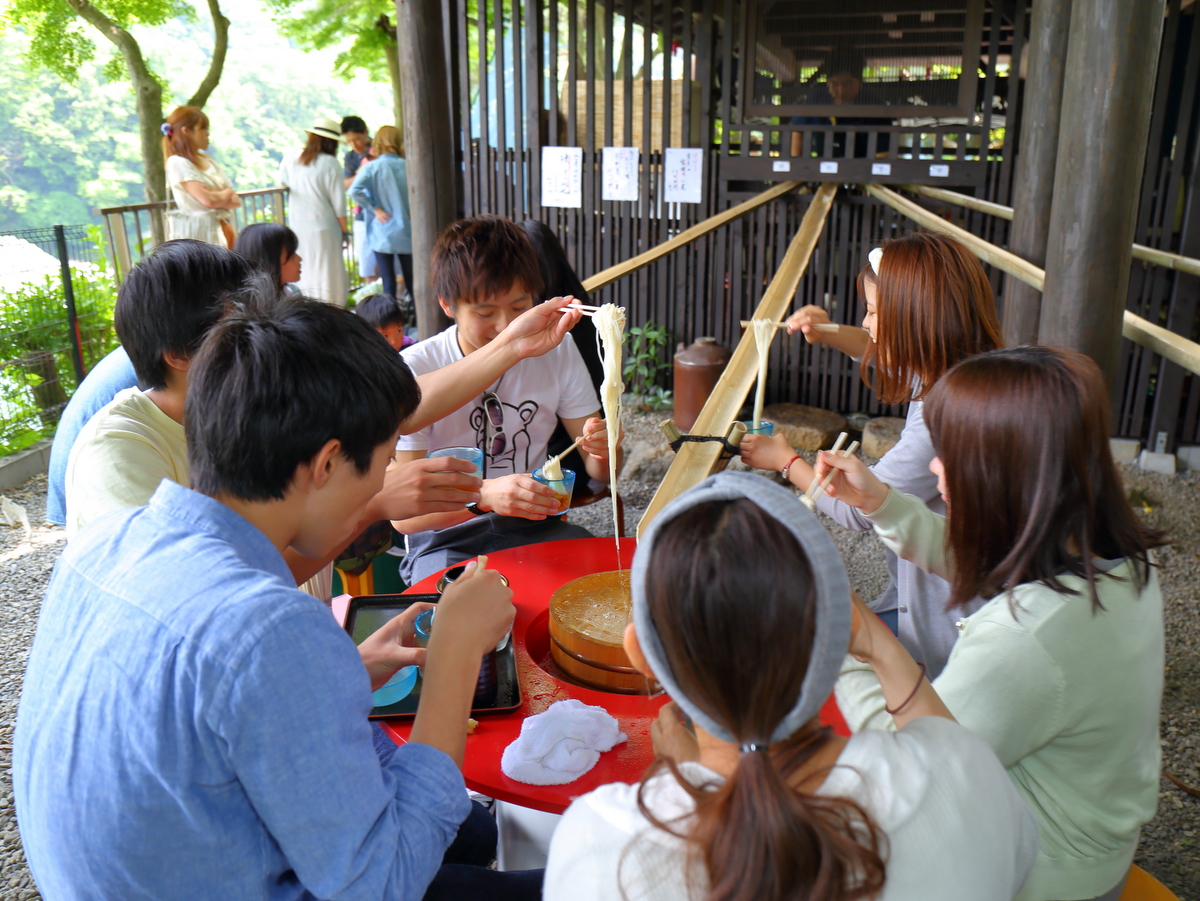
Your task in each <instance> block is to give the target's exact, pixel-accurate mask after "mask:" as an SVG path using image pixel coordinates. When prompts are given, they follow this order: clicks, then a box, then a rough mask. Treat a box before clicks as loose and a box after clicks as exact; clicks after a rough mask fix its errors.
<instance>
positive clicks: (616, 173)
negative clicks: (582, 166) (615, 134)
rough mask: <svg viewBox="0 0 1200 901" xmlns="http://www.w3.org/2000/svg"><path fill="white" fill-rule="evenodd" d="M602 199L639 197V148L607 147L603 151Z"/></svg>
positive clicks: (601, 166) (601, 171) (634, 198)
mask: <svg viewBox="0 0 1200 901" xmlns="http://www.w3.org/2000/svg"><path fill="white" fill-rule="evenodd" d="M600 174H601V182H602V188H601V190H600V199H601V200H637V199H638V149H637V148H636V147H605V148H603V151H602V153H601V165H600Z"/></svg>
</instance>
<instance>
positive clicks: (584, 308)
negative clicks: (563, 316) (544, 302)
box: [558, 300, 600, 316]
mask: <svg viewBox="0 0 1200 901" xmlns="http://www.w3.org/2000/svg"><path fill="white" fill-rule="evenodd" d="M558 310H559V312H560V313H565V312H567V311H568V310H578V311H579V312H580V313H582V314H583V315H584V316H594V315H595V314H596V313H597V312H599V310H600V308H599V307H594V306H592V305H591V304H586V303H580V302H579V301H578V300H574V301H571V303H569V304H567V305H566V306H565V307H559V308H558Z"/></svg>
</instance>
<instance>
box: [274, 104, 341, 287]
mask: <svg viewBox="0 0 1200 901" xmlns="http://www.w3.org/2000/svg"><path fill="white" fill-rule="evenodd" d="M339 127H340V126H339V125H338V123H337V122H335V121H333V120H332V119H318V120H317V121H316V122H315V123H314V124H313V126H312V128H309V129H307V134H308V143H307V144H305V145H304V150H303V151H302V152H301V153H300V155H299V156H295V157H285V158H284V160H283V162H282V163H280V164H279V183H280V184H281V185H286V186H287V187H288V188H290V189H291V193H290V197H289V200H288V225H289V226H291V228H292V231H294V232H295V233H296V236H297V237H298V238H299V239H300V248H299V252H300V255H301V256H302V257H304V271H303V272H302V273H301V276H300V282H299V284H300V290H301V291H302V292H304V293H305V294H306V295H308V296H309V297H315V298H317V299H318V300H324V301H326V302H327V303H333V304H337V305H338V306H340V307H343V306H345V305H346V295H347V294H349V293H350V280H349V278H348V277H347V275H346V264H345V262H344V261H343V259H342V248H343V242H344V239H345V238H346V186H345V184H344V183H343V182H342V167H341V166H339V165H338V161H337V156H336V154H337V148H338V143H339V142H340V141H341V140H342V138H341V135H340V134H339V133H338V129H339Z"/></svg>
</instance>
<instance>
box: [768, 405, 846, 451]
mask: <svg viewBox="0 0 1200 901" xmlns="http://www.w3.org/2000/svg"><path fill="white" fill-rule="evenodd" d="M763 419H767V420H770V421H771V422H773V423H775V431H776V432H779V433H781V434H784V435H787V439H788V441H790V442H791V444H792V447H794V448H796V449H797V450H809V451H814V450H820V449H821V448H823V447H830V446H832V444H833V442H834V441H836V440H837V436H838V433H839V432H845V431H847V430H848V429H849V427H850V424H849V423H848V422H847V421H846V417H845V416H842V415H841V414H840V413H833V412H830V411H829V410H820V409H817V408H816V407H805V406H803V405H801V404H771V406H769V407H767V408H766V409H765V410H763Z"/></svg>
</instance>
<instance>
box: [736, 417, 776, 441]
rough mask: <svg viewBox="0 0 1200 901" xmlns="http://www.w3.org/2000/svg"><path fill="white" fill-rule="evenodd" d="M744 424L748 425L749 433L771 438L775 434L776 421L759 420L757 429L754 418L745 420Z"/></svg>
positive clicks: (747, 430) (747, 431)
mask: <svg viewBox="0 0 1200 901" xmlns="http://www.w3.org/2000/svg"><path fill="white" fill-rule="evenodd" d="M742 425H744V426H745V427H746V434H747V435H762V436H763V437H764V438H770V437H771V436H772V435H774V434H775V423H773V422H767V421H766V420H765V419H764V420H761V421H760V422H759V424H758V428H757V429H756V428H755V427H754V420H753V419H751V420H750V421H748V422H743V423H742Z"/></svg>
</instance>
